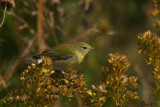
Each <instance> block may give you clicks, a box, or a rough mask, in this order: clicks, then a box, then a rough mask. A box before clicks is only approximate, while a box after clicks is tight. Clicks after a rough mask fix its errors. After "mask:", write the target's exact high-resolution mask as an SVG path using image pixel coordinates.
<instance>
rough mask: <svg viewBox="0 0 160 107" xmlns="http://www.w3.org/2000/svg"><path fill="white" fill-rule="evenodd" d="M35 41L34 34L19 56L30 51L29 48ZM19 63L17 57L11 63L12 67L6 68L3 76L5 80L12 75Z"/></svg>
mask: <svg viewBox="0 0 160 107" xmlns="http://www.w3.org/2000/svg"><path fill="white" fill-rule="evenodd" d="M35 41H36V36H35V37H34V38H33V39H32V40H31V41H30V42H29V43H28V46H27V47H26V48H25V49H24V50H23V52H22V53H21V55H20V57H24V56H26V55H27V54H28V53H29V52H30V50H31V48H32V47H33V46H34V44H35V43H36V42H35ZM19 63H20V60H19V59H17V60H16V61H15V63H14V64H13V65H12V67H10V68H8V70H7V71H6V72H5V76H4V80H5V81H8V80H9V79H10V78H11V77H12V75H13V74H14V72H15V71H16V67H17V66H18V65H19Z"/></svg>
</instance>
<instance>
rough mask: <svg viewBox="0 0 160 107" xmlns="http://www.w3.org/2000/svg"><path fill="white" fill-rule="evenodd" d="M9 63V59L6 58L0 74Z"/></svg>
mask: <svg viewBox="0 0 160 107" xmlns="http://www.w3.org/2000/svg"><path fill="white" fill-rule="evenodd" d="M7 65H8V61H7V60H5V61H4V62H3V65H2V66H1V68H0V74H1V73H2V71H3V70H4V69H5V68H6V66H7Z"/></svg>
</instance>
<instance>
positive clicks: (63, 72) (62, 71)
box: [60, 70, 68, 75]
mask: <svg viewBox="0 0 160 107" xmlns="http://www.w3.org/2000/svg"><path fill="white" fill-rule="evenodd" d="M60 71H61V73H62V74H65V75H68V73H66V72H65V71H64V70H60Z"/></svg>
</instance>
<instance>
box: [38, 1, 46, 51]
mask: <svg viewBox="0 0 160 107" xmlns="http://www.w3.org/2000/svg"><path fill="white" fill-rule="evenodd" d="M43 5H44V4H43V0H38V16H37V28H38V29H37V30H38V35H37V37H38V49H39V52H42V51H43V50H44V49H45V41H44V38H43V34H44V30H43V24H44V23H43V22H44V17H43Z"/></svg>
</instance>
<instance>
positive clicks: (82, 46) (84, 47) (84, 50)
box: [73, 42, 94, 56]
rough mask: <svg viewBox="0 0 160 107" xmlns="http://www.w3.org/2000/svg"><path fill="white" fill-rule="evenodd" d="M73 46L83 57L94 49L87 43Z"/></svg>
mask: <svg viewBox="0 0 160 107" xmlns="http://www.w3.org/2000/svg"><path fill="white" fill-rule="evenodd" d="M73 46H74V47H75V48H76V49H77V50H78V52H79V53H80V54H81V55H83V56H85V55H86V54H87V53H88V52H89V51H90V50H92V49H94V48H93V47H91V46H90V45H89V44H87V43H85V42H76V43H73Z"/></svg>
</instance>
